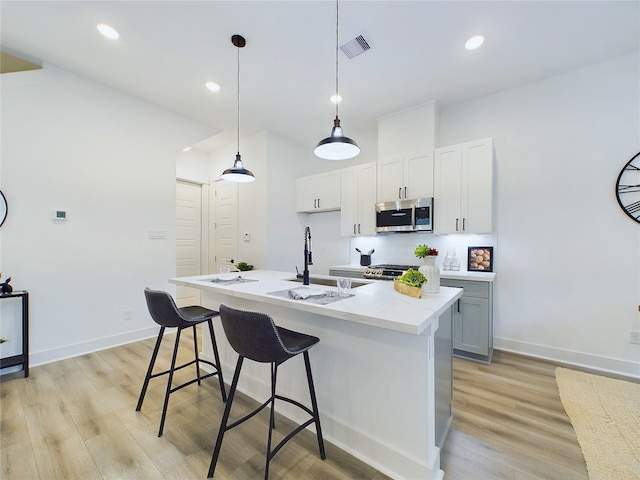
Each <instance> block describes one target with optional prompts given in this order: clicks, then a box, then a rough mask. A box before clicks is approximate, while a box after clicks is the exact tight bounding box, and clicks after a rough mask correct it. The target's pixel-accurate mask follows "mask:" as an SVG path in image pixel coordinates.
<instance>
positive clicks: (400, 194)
mask: <svg viewBox="0 0 640 480" xmlns="http://www.w3.org/2000/svg"><path fill="white" fill-rule="evenodd" d="M398 198H399V199H400V200H402V187H398Z"/></svg>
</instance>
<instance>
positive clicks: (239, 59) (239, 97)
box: [237, 46, 240, 155]
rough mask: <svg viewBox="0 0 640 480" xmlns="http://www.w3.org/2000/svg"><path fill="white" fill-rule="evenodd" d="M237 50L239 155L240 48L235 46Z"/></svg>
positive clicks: (238, 130)
mask: <svg viewBox="0 0 640 480" xmlns="http://www.w3.org/2000/svg"><path fill="white" fill-rule="evenodd" d="M237 49H238V114H237V119H238V125H237V134H238V135H237V136H238V155H240V46H237Z"/></svg>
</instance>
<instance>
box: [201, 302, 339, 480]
mask: <svg viewBox="0 0 640 480" xmlns="http://www.w3.org/2000/svg"><path fill="white" fill-rule="evenodd" d="M220 318H221V320H222V326H223V328H224V333H225V335H226V336H227V339H228V340H229V343H230V344H231V346H232V347H233V349H234V350H235V351H236V352H237V353H238V355H239V357H238V362H237V364H236V370H235V372H234V374H233V381H232V382H231V389H230V390H229V399H228V400H227V405H226V406H225V409H224V414H223V415H222V421H221V423H220V430H219V431H218V439H217V440H216V445H215V448H214V450H213V456H212V458H211V465H210V466H209V474H208V475H207V476H208V478H211V477H213V472H214V471H215V468H216V464H217V463H218V456H219V454H220V448H221V447H222V439H223V437H224V434H225V432H227V430H231V429H232V428H234V427H237V426H238V425H240V424H241V423H243V422H245V421H246V420H249V419H250V418H251V417H253V416H254V415H256V414H257V413H258V412H260V411H261V410H262V409H263V408H264V407H266V406H267V405H271V407H270V408H271V417H270V420H269V436H268V440H267V458H266V465H265V471H264V478H265V480H266V479H268V478H269V462H270V461H271V459H272V458H273V457H274V456H275V455H276V453H278V451H279V450H280V448H282V447H283V446H284V444H285V443H287V442H288V441H289V440H291V439H292V438H293V437H294V436H295V435H296V434H298V433H299V432H301V431H302V430H304V429H305V428H306V427H307V426H309V425H311V424H312V423H315V426H316V434H317V437H318V448H319V449H320V458H322V460H324V459H325V458H327V456H326V454H325V451H324V442H323V440H322V429H321V428H320V417H319V416H318V404H317V402H316V393H315V389H314V387H313V377H312V376H311V364H310V362H309V349H310V348H311V347H313V346H314V345H315V344H316V343H318V342H319V341H320V339H319V338H318V337H312V336H311V335H305V334H304V333H298V332H293V331H291V330H287V329H286V328H282V327H278V326H276V325H275V324H274V322H273V319H272V318H271V317H270V316H269V315H266V314H264V313H257V312H246V311H242V310H236V309H233V308H231V307H228V306H226V305H220ZM300 353H302V354H303V355H304V364H305V368H306V370H307V382H308V384H309V394H310V396H311V406H312V408H311V409H309V408H308V407H306V406H305V405H303V404H302V403H300V402H298V401H296V400H293V399H291V398H287V397H283V396H281V395H277V394H276V377H277V373H278V366H279V365H280V364H282V363H284V362H286V361H287V360H289V359H290V358H292V357H295V356H296V355H298V354H300ZM245 358H248V359H250V360H253V361H255V362H260V363H270V364H271V396H270V397H269V399H268V400H267V401H266V402H264V403H263V404H262V405H260V406H259V407H258V408H257V409H255V410H254V411H253V412H251V413H249V414H248V415H246V416H244V417H242V418H241V419H240V420H237V421H235V422H233V423H232V424H230V425H228V420H229V412H230V411H231V405H232V404H233V397H234V395H235V393H236V387H237V386H238V379H239V377H240V369H241V368H242V363H243V361H244V359H245ZM276 399H278V400H283V401H285V402H288V403H291V404H293V405H296V406H297V407H299V408H301V409H302V410H304V411H305V412H307V413H308V414H309V415H311V418H310V419H309V420H307V421H306V422H305V423H303V424H301V425H299V426H298V427H297V428H295V429H294V430H293V431H292V432H291V433H289V434H288V435H287V436H286V437H285V438H284V439H283V440H282V441H281V442H280V443H279V444H278V445H277V446H276V447H275V448H274V449H273V450H272V449H271V438H272V432H273V428H274V426H275V419H274V413H275V411H274V407H275V401H276Z"/></svg>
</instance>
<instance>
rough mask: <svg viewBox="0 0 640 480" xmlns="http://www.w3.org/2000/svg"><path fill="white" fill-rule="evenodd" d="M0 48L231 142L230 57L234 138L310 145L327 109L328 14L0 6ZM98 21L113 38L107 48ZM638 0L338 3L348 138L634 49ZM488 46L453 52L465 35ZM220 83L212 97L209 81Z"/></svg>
mask: <svg viewBox="0 0 640 480" xmlns="http://www.w3.org/2000/svg"><path fill="white" fill-rule="evenodd" d="M0 15H1V45H2V49H3V50H5V51H8V52H10V53H14V54H16V53H19V54H22V55H23V56H26V57H27V58H28V59H30V60H38V61H43V62H45V63H51V64H54V65H57V66H59V67H62V68H64V69H67V70H70V71H73V72H76V73H78V74H81V75H85V76H87V77H89V78H92V79H94V80H97V81H99V82H102V83H104V84H106V85H109V86H112V87H114V88H117V89H120V90H122V91H125V92H127V93H129V94H131V95H135V96H137V97H140V98H142V99H145V100H147V101H149V102H152V103H154V104H157V105H160V106H162V107H165V108H167V109H169V110H172V111H174V112H177V113H179V114H182V115H184V116H186V117H189V118H191V119H194V120H196V121H199V122H202V123H203V124H206V125H208V126H210V127H211V129H212V133H217V134H216V135H215V136H214V137H213V139H211V140H210V141H208V142H204V143H202V144H201V145H200V147H201V148H203V149H213V148H217V147H220V146H223V145H228V144H232V143H234V142H235V140H236V101H237V98H236V81H237V79H236V75H237V70H236V69H237V66H236V59H237V49H236V47H234V46H233V45H232V44H231V41H230V37H231V35H232V34H234V33H239V34H241V35H243V36H244V37H245V38H246V39H247V46H246V47H245V48H243V49H242V50H241V51H240V69H241V70H240V71H241V78H240V80H241V86H240V93H241V103H240V111H241V115H240V116H241V126H240V129H241V135H242V136H248V135H251V134H254V133H256V132H259V131H261V130H270V131H274V132H278V133H280V134H281V135H283V136H285V137H287V138H290V139H293V140H295V141H297V142H298V143H299V144H300V145H303V146H306V145H308V147H309V149H310V150H311V149H312V148H313V146H315V144H316V143H317V142H318V141H319V140H320V139H321V138H323V137H325V136H327V135H328V134H329V132H330V129H331V126H332V122H333V117H334V114H335V107H334V106H333V104H331V103H330V102H329V100H328V99H329V96H330V95H331V94H332V93H333V91H334V88H335V2H334V1H333V0H320V1H302V0H301V1H240V0H235V1H106V2H100V1H91V2H89V1H70V2H69V1H42V2H40V1H24V0H20V1H11V0H2V1H1V2H0ZM99 22H104V23H108V24H110V25H111V26H113V27H114V28H116V29H117V30H118V31H119V32H120V40H118V41H110V40H107V39H105V38H104V37H102V36H101V35H99V34H98V32H97V31H96V28H95V25H96V24H97V23H99ZM639 32H640V2H639V1H602V2H599V1H558V2H556V1H531V2H530V1H494V2H488V1H468V2H461V1H365V0H362V1H349V0H341V2H340V44H342V43H345V42H346V41H348V40H350V39H352V38H354V37H355V36H357V35H363V36H364V37H365V39H366V40H367V41H368V42H369V44H370V45H371V50H369V51H367V52H365V53H363V54H362V55H360V56H358V57H355V58H353V59H351V60H349V59H348V58H347V57H346V56H345V55H344V54H342V53H340V77H339V78H340V93H341V94H342V96H343V98H344V100H343V102H342V103H341V104H340V118H341V119H342V126H343V127H344V129H345V134H346V135H348V136H350V137H352V138H354V139H355V140H357V133H358V132H368V131H371V130H372V129H375V127H376V119H377V118H378V117H380V116H382V115H385V114H388V113H392V112H394V111H397V110H400V109H402V108H406V107H409V106H411V105H415V104H418V103H421V102H424V101H427V100H431V99H437V100H438V102H439V103H440V104H441V105H443V106H450V105H453V104H456V103H460V102H464V101H468V100H470V99H473V98H476V97H480V96H484V95H487V94H491V93H494V92H498V91H501V90H505V89H509V88H512V87H516V86H518V85H522V84H525V83H528V82H531V81H535V80H539V79H542V78H545V77H549V76H552V75H556V74H559V73H562V72H565V71H568V70H572V69H575V68H579V67H581V66H586V65H589V64H593V63H597V62H600V61H602V60H605V59H608V58H612V57H615V56H619V55H624V54H627V53H631V52H637V51H638V50H639V48H640V33H639ZM475 34H482V35H484V36H485V37H486V41H485V44H484V45H483V46H482V47H481V48H480V49H478V50H476V51H467V50H465V49H464V42H465V41H466V40H467V39H468V38H469V37H470V36H472V35H475ZM209 80H213V81H215V82H217V83H219V84H220V85H221V87H222V90H221V91H220V92H219V93H216V94H214V93H212V92H210V91H209V90H207V89H206V88H205V87H204V84H205V82H206V81H209Z"/></svg>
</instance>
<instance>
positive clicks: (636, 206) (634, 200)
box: [616, 153, 640, 223]
mask: <svg viewBox="0 0 640 480" xmlns="http://www.w3.org/2000/svg"><path fill="white" fill-rule="evenodd" d="M616 198H617V199H618V203H619V204H620V208H622V211H623V212H624V213H626V214H627V215H629V217H631V218H632V219H633V220H635V221H636V222H638V223H640V153H636V154H635V156H633V157H632V158H631V160H629V161H628V162H627V164H626V165H625V166H624V167H623V168H622V171H620V175H618V180H617V181H616Z"/></svg>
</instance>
